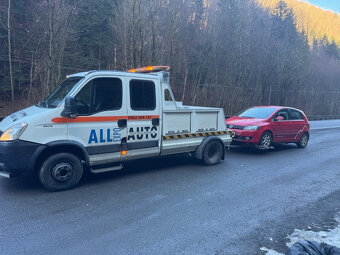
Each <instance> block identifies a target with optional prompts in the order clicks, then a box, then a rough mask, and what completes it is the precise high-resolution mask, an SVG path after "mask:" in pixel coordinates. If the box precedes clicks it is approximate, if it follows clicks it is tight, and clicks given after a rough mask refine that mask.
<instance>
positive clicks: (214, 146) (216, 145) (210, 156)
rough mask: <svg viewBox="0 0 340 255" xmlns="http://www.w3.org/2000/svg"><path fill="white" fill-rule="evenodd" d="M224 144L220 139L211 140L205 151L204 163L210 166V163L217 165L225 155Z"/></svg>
mask: <svg viewBox="0 0 340 255" xmlns="http://www.w3.org/2000/svg"><path fill="white" fill-rule="evenodd" d="M223 149H224V148H223V146H222V144H221V143H220V142H218V141H216V140H215V141H211V142H209V143H208V144H207V145H206V146H205V148H204V151H203V157H202V159H203V162H204V164H206V165H208V166H210V165H216V164H218V163H219V162H220V161H221V159H222V156H223Z"/></svg>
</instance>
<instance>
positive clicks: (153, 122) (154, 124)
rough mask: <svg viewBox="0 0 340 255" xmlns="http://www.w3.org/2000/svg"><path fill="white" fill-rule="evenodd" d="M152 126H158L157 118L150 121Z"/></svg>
mask: <svg viewBox="0 0 340 255" xmlns="http://www.w3.org/2000/svg"><path fill="white" fill-rule="evenodd" d="M152 126H159V118H153V119H152Z"/></svg>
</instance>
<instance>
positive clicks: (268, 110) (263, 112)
mask: <svg viewBox="0 0 340 255" xmlns="http://www.w3.org/2000/svg"><path fill="white" fill-rule="evenodd" d="M276 110H277V108H274V107H255V108H250V109H247V110H245V111H243V112H241V113H239V114H238V115H237V116H238V117H243V118H254V119H268V118H269V117H270V116H271V115H272V114H273V113H274V112H275V111H276Z"/></svg>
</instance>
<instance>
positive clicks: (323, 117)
mask: <svg viewBox="0 0 340 255" xmlns="http://www.w3.org/2000/svg"><path fill="white" fill-rule="evenodd" d="M307 118H308V120H338V119H340V115H325V116H308V117H307Z"/></svg>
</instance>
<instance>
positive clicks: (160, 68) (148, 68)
mask: <svg viewBox="0 0 340 255" xmlns="http://www.w3.org/2000/svg"><path fill="white" fill-rule="evenodd" d="M169 70H170V67H169V66H146V67H140V68H135V69H130V70H128V72H130V73H152V72H160V71H169Z"/></svg>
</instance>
